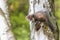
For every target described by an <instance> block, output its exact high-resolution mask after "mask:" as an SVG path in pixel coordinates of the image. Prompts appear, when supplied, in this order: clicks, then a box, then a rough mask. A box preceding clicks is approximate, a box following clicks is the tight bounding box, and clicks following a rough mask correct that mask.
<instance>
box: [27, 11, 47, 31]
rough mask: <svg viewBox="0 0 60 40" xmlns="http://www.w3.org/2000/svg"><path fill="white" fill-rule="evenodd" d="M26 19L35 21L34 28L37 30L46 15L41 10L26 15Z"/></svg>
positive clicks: (44, 20)
mask: <svg viewBox="0 0 60 40" xmlns="http://www.w3.org/2000/svg"><path fill="white" fill-rule="evenodd" d="M27 19H28V20H30V21H33V22H35V23H36V24H35V29H36V30H39V29H40V27H41V23H42V22H46V15H45V13H43V12H37V13H35V14H32V15H28V16H27Z"/></svg>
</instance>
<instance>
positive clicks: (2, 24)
mask: <svg viewBox="0 0 60 40" xmlns="http://www.w3.org/2000/svg"><path fill="white" fill-rule="evenodd" d="M10 27H11V24H10V21H9V13H8V6H7V0H0V40H15V38H14V35H13V33H12V32H11V29H10Z"/></svg>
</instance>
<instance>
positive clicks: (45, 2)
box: [29, 0, 58, 40]
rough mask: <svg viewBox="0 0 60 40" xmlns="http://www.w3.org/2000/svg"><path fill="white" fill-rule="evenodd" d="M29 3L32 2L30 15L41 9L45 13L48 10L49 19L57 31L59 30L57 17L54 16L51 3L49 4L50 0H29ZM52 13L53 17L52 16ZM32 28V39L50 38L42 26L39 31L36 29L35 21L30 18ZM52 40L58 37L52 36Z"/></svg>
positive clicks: (45, 39) (46, 39)
mask: <svg viewBox="0 0 60 40" xmlns="http://www.w3.org/2000/svg"><path fill="white" fill-rule="evenodd" d="M29 3H30V6H29V15H33V14H35V13H37V12H39V11H40V12H44V13H45V12H46V15H47V17H48V19H49V21H50V22H51V24H52V25H53V28H54V30H55V31H56V30H58V29H57V26H56V20H55V17H54V16H53V13H52V10H51V8H50V6H51V5H50V4H49V0H29ZM49 12H51V13H49ZM50 14H51V15H52V17H50ZM30 30H31V40H50V39H48V37H47V36H46V35H45V34H44V32H43V28H42V27H41V28H40V29H39V31H35V22H33V21H32V20H30ZM49 30H50V29H49ZM56 35H57V34H56ZM52 36H53V35H52ZM56 38H58V37H56ZM51 40H56V39H54V38H52V39H51Z"/></svg>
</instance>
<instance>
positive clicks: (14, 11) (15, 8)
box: [8, 0, 60, 40]
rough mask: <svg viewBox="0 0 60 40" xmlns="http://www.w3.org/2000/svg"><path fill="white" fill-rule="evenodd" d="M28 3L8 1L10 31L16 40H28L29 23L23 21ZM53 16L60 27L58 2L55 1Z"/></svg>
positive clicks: (59, 1)
mask: <svg viewBox="0 0 60 40" xmlns="http://www.w3.org/2000/svg"><path fill="white" fill-rule="evenodd" d="M28 2H29V0H9V1H8V3H9V13H10V20H11V24H12V31H13V33H14V36H15V38H16V40H30V27H29V22H28V21H27V20H26V19H25V17H26V15H27V14H28V8H29V3H28ZM55 16H56V18H57V22H58V26H60V0H55ZM59 29H60V27H59Z"/></svg>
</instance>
